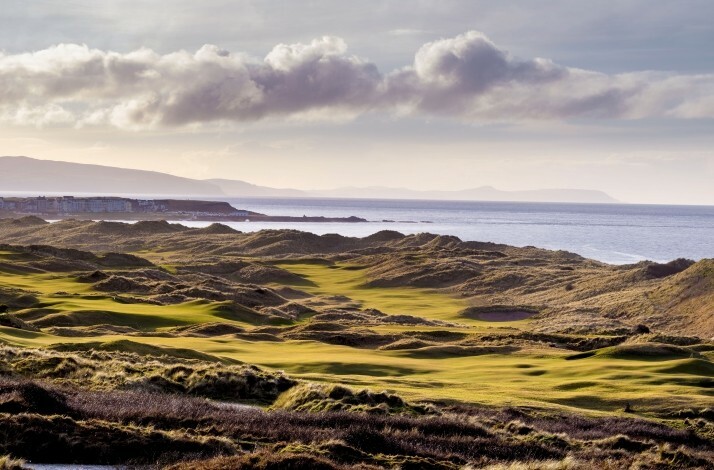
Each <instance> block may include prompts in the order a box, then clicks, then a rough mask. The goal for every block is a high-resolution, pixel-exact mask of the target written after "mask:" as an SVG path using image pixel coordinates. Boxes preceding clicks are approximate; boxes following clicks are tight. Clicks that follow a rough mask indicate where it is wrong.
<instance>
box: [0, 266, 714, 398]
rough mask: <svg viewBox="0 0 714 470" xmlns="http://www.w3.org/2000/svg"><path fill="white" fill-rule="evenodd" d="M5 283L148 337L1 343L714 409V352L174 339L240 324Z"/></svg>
mask: <svg viewBox="0 0 714 470" xmlns="http://www.w3.org/2000/svg"><path fill="white" fill-rule="evenodd" d="M284 266H285V267H286V268H289V269H290V270H292V271H293V272H296V273H300V274H302V275H303V276H305V277H306V278H308V279H309V280H310V281H311V282H312V284H313V285H311V286H308V287H305V286H302V287H301V288H302V289H304V290H308V291H310V292H312V293H315V294H323V295H346V296H348V297H350V298H352V299H355V300H357V301H359V302H361V303H362V306H363V307H364V308H370V307H373V308H378V309H380V310H383V311H384V312H385V313H392V314H397V313H405V314H411V315H418V316H423V317H426V318H432V319H439V320H447V321H457V322H460V323H466V321H465V320H464V319H462V318H461V317H460V316H459V312H460V311H461V310H462V309H463V308H465V306H466V304H465V301H463V300H460V299H454V298H451V297H449V296H447V295H444V294H441V293H438V292H435V291H429V290H425V289H424V290H422V289H392V288H370V287H365V286H364V279H363V277H362V274H361V272H360V271H359V270H353V269H344V268H342V269H341V268H339V267H338V268H337V269H333V268H329V267H327V266H324V265H323V266H316V265H310V264H286V265H284ZM0 285H2V286H4V287H16V288H22V289H26V290H29V291H33V292H35V293H36V294H35V295H36V296H37V297H38V299H39V300H40V301H41V304H42V308H45V309H51V310H52V311H53V312H55V313H54V314H57V315H67V316H69V317H71V318H70V319H74V320H76V322H77V324H79V325H81V324H96V323H112V324H116V325H126V326H132V327H134V328H136V329H138V330H141V331H143V332H144V333H143V335H142V336H125V335H111V336H92V337H67V336H55V335H51V334H48V333H47V332H31V331H24V330H18V329H14V328H6V327H0V341H1V342H6V343H9V344H12V345H18V346H29V347H48V346H52V345H57V344H60V343H63V344H65V346H63V347H64V348H70V349H71V348H72V346H71V345H72V344H77V345H81V344H88V343H93V344H97V345H100V346H101V345H106V346H101V347H106V348H110V349H111V348H113V347H121V349H122V350H125V351H132V350H133V349H136V352H138V353H141V352H145V350H146V348H145V346H146V345H151V346H157V347H165V348H173V349H174V350H182V351H186V350H191V351H196V352H197V353H200V354H209V355H211V356H217V357H223V358H228V359H232V360H238V361H243V362H246V363H252V364H257V365H259V366H264V367H268V368H273V369H281V370H285V371H286V372H287V373H289V374H290V375H292V376H295V377H302V378H306V379H310V380H315V381H324V382H337V383H344V384H348V385H353V386H356V387H368V388H371V389H386V390H390V391H394V392H398V393H400V394H403V395H404V396H405V397H407V398H409V399H417V400H424V399H429V400H459V401H465V402H477V403H487V404H494V405H503V404H540V405H542V404H549V405H558V406H569V407H576V408H581V409H590V410H598V411H617V410H621V409H622V408H623V407H624V405H625V404H626V403H630V404H631V405H632V406H633V407H634V409H635V410H636V411H648V410H653V409H658V410H662V409H681V408H685V407H706V406H709V407H711V406H714V380H713V379H712V377H714V370H713V369H714V367H713V365H712V363H711V362H710V361H709V359H711V358H707V354H709V355H711V354H712V353H704V355H702V356H697V357H678V356H652V355H647V354H639V353H638V352H637V351H636V350H634V351H629V352H628V353H627V354H622V353H619V354H617V353H616V351H612V350H606V351H603V352H602V353H599V354H593V355H585V356H581V357H575V358H573V357H572V356H573V354H572V352H567V351H562V350H558V349H553V348H547V347H545V346H544V347H543V349H529V350H525V351H520V352H517V353H512V354H483V355H474V356H449V355H444V354H436V353H435V354H429V353H428V352H427V353H425V354H419V355H415V354H414V353H413V351H405V350H402V351H385V350H378V349H361V348H353V347H347V346H337V345H330V344H325V343H321V342H313V341H282V342H274V341H246V340H243V339H239V338H236V337H232V336H224V337H214V338H196V337H170V336H161V335H160V331H161V330H162V329H165V328H168V327H172V326H181V325H187V324H197V323H207V322H215V321H229V322H230V321H231V320H230V319H226V318H227V317H226V314H225V312H224V311H223V310H222V308H223V307H224V305H223V304H221V303H218V302H207V301H194V302H187V303H184V304H179V305H167V306H163V305H152V304H146V303H122V302H119V301H117V300H116V299H115V298H112V297H111V296H107V295H104V294H101V295H100V294H97V293H94V292H92V291H91V286H90V285H88V284H83V283H79V282H76V281H74V279H73V277H72V276H71V275H48V274H34V273H8V272H2V273H0ZM30 310H31V309H30ZM28 315H31V311H30V312H29V313H27V314H26V316H28ZM470 322H471V323H470V324H483V323H484V322H479V321H476V320H471V321H470ZM519 323H520V322H519ZM242 325H243V326H245V327H249V326H250V325H248V324H247V323H242ZM509 325H510V323H509ZM399 328H408V327H405V326H400V327H399ZM152 332H156V334H155V335H152ZM118 341H119V342H120V343H117V342H118ZM168 351H170V349H169V350H168Z"/></svg>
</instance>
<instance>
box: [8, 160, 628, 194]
mask: <svg viewBox="0 0 714 470" xmlns="http://www.w3.org/2000/svg"><path fill="white" fill-rule="evenodd" d="M4 192H5V193H6V192H36V193H37V194H38V195H41V194H50V193H65V194H76V193H92V194H114V195H119V194H143V195H171V196H212V197H285V198H289V197H326V198H373V199H436V200H478V201H523V202H581V203H616V202H618V201H617V200H616V199H614V198H612V197H610V196H609V195H608V194H606V193H604V192H602V191H596V190H585V189H536V190H525V191H502V190H499V189H496V188H493V187H491V186H483V187H479V188H471V189H463V190H454V191H436V190H414V189H404V188H389V187H382V186H373V187H343V188H337V189H329V190H300V189H290V188H271V187H267V186H258V185H255V184H251V183H247V182H245V181H240V180H230V179H207V180H198V179H192V178H183V177H180V176H174V175H169V174H166V173H160V172H156V171H146V170H134V169H128V168H117V167H111V166H104V165H92V164H83V163H71V162H63V161H55V160H39V159H35V158H29V157H0V195H2V194H3V193H4Z"/></svg>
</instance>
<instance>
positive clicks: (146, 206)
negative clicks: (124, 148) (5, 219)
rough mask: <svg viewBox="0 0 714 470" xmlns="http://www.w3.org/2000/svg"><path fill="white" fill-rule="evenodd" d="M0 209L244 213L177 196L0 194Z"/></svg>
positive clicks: (57, 212) (223, 204) (225, 205)
mask: <svg viewBox="0 0 714 470" xmlns="http://www.w3.org/2000/svg"><path fill="white" fill-rule="evenodd" d="M0 212H12V213H16V214H33V215H61V216H63V215H70V214H102V213H115V214H119V213H171V214H173V213H176V214H189V215H204V216H222V217H225V216H228V217H236V216H247V215H250V214H251V213H250V212H248V211H245V210H239V209H236V208H234V207H232V206H231V205H230V204H228V203H226V202H215V201H193V200H180V199H129V198H123V197H111V196H97V197H75V196H58V197H46V196H39V197H0Z"/></svg>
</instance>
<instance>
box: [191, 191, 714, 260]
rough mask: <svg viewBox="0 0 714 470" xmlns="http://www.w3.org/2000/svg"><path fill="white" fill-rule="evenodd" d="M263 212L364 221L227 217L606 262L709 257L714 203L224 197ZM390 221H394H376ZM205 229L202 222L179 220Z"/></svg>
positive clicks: (253, 226)
mask: <svg viewBox="0 0 714 470" xmlns="http://www.w3.org/2000/svg"><path fill="white" fill-rule="evenodd" d="M224 200H225V201H227V202H230V203H231V204H233V206H234V207H237V208H241V209H248V210H252V211H256V212H261V213H264V214H269V215H291V216H298V217H300V216H303V215H306V216H320V215H323V216H327V217H347V216H350V215H354V216H357V217H362V218H365V219H367V220H369V221H370V222H368V223H352V224H348V223H281V222H231V223H228V224H227V225H230V226H232V227H233V228H235V229H237V230H240V231H244V232H248V231H256V230H261V229H266V228H274V229H277V228H293V229H297V230H304V231H308V232H313V233H317V234H325V233H339V234H342V235H347V236H358V237H363V236H367V235H371V234H373V233H375V232H378V231H380V230H385V229H388V230H397V231H399V232H402V233H405V234H412V233H419V232H431V233H438V234H443V235H455V236H457V237H459V238H461V239H462V240H476V241H490V242H496V243H506V244H509V245H515V246H526V245H533V246H537V247H541V248H548V249H562V250H567V251H572V252H575V253H578V254H580V255H583V256H586V257H588V258H593V259H597V260H600V261H605V262H608V263H617V264H624V263H633V262H637V261H641V260H644V259H650V260H654V261H669V260H672V259H675V258H680V257H684V258H691V259H695V260H699V259H702V258H712V257H714V206H664V205H635V204H552V203H518V202H470V201H469V202H460V201H412V200H410V201H402V200H374V199H277V198H276V199H273V198H271V199H254V198H244V199H232V198H226V199H224ZM385 220H390V221H394V222H384V221H385ZM182 223H184V224H186V225H191V226H205V225H208V224H207V223H205V222H182Z"/></svg>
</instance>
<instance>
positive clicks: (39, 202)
mask: <svg viewBox="0 0 714 470" xmlns="http://www.w3.org/2000/svg"><path fill="white" fill-rule="evenodd" d="M0 210H5V211H11V212H21V213H27V214H78V213H84V212H97V213H101V212H135V211H136V210H135V207H134V204H133V201H132V200H131V199H126V198H120V197H73V196H60V197H45V196H40V197H23V198H3V197H0Z"/></svg>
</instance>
